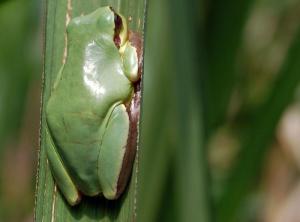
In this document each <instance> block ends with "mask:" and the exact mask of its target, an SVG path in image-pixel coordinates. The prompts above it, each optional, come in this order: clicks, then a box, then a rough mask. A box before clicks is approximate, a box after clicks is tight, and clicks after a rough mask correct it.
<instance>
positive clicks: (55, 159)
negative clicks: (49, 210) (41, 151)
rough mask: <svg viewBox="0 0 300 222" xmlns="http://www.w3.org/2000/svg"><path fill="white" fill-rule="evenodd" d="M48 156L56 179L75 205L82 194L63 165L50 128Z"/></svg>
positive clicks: (47, 135)
mask: <svg viewBox="0 0 300 222" xmlns="http://www.w3.org/2000/svg"><path fill="white" fill-rule="evenodd" d="M46 140H47V148H46V150H47V157H48V160H49V163H50V168H51V172H52V174H53V177H54V178H55V181H56V183H57V185H58V187H59V189H60V191H61V192H62V193H63V195H64V197H65V198H66V200H67V201H68V202H69V204H70V205H75V204H77V203H78V202H79V201H80V194H79V192H78V190H77V188H76V186H75V184H74V183H73V181H72V179H71V177H70V176H69V174H68V172H67V170H66V169H65V166H64V165H63V163H62V161H61V158H60V156H59V154H58V153H57V151H56V147H55V144H54V143H53V140H52V137H51V135H50V132H49V129H48V128H47V130H46Z"/></svg>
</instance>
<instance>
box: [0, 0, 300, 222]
mask: <svg viewBox="0 0 300 222" xmlns="http://www.w3.org/2000/svg"><path fill="white" fill-rule="evenodd" d="M69 2H71V6H72V7H71V10H70V5H69V6H68V4H67V0H62V1H58V0H49V1H48V2H47V17H46V19H45V21H46V23H45V24H43V25H45V27H44V28H45V30H46V39H45V41H46V48H45V56H46V57H45V78H44V94H43V101H44V102H45V101H46V100H47V99H48V97H49V89H50V87H51V85H52V83H53V80H54V79H55V75H56V74H57V72H58V69H59V68H60V66H61V63H62V56H63V51H64V45H65V40H64V35H65V20H66V11H67V10H68V7H69V10H70V14H69V15H70V16H71V17H74V16H77V15H80V14H81V13H87V12H90V11H92V10H94V9H95V8H98V7H99V6H102V5H107V4H109V5H112V6H113V7H115V8H116V9H117V10H118V11H120V12H121V13H122V14H125V15H126V16H132V18H133V20H132V23H131V28H132V29H134V30H136V31H138V32H140V33H143V25H142V24H143V19H144V16H145V11H144V8H145V7H144V6H145V5H144V4H145V2H144V1H138V0H124V1H123V0H122V1H117V0H115V1H109V0H107V1H103V0H88V1H87V0H86V1H75V0H73V1H69ZM299 6H300V1H299V0H286V1H278V0H243V1H240V0H229V1H222V0H210V1H209V0H190V1H185V0H152V1H149V5H148V10H147V19H146V36H145V58H144V59H145V66H144V67H145V70H144V71H145V72H144V77H143V94H144V95H143V106H142V119H141V123H140V124H141V134H140V145H139V155H138V162H136V164H135V170H134V175H133V177H132V180H131V181H132V183H131V185H130V187H129V189H128V192H126V194H125V195H124V196H122V199H121V200H119V201H116V202H108V201H103V200H102V199H97V198H96V199H95V198H85V199H84V200H83V203H82V204H80V205H79V206H77V207H69V206H68V204H66V203H65V202H64V200H63V199H62V197H61V196H60V194H59V192H58V191H57V190H56V189H55V187H54V183H53V179H52V176H51V172H50V170H49V169H48V166H47V163H46V157H45V153H44V150H43V146H44V137H43V135H44V131H43V128H42V131H41V139H42V140H41V152H40V164H39V183H38V189H37V190H38V192H37V206H36V209H35V213H36V218H37V221H42V218H43V221H51V218H54V221H131V220H130V219H128V218H132V217H133V216H134V213H135V209H134V208H135V207H134V204H135V203H134V202H135V198H137V205H136V207H137V209H136V212H137V221H142V222H148V221H149V222H152V221H180V222H186V221H204V222H210V221H217V222H238V221H266V222H269V221H272V219H266V218H268V217H267V216H266V215H267V209H268V207H269V205H268V203H269V202H268V201H269V199H268V196H270V195H272V194H273V193H272V191H273V190H274V189H275V188H278V187H277V186H279V185H280V184H278V183H275V182H274V180H270V174H268V172H269V171H270V170H269V169H271V171H272V172H276V171H277V169H278V168H276V167H274V166H277V167H278V165H282V164H286V165H287V166H288V167H286V168H288V170H287V172H289V174H288V175H287V176H286V177H280V181H281V183H284V182H286V183H288V185H286V186H287V187H288V186H289V187H293V186H292V185H293V184H294V183H293V181H298V179H299V178H298V176H297V175H298V174H297V172H298V167H297V166H298V164H299V163H298V162H297V161H296V160H295V159H296V157H293V154H294V153H293V152H292V151H291V150H288V146H284V145H283V144H282V142H281V140H282V138H281V137H282V135H279V132H281V131H280V130H281V128H280V125H279V123H280V121H282V117H283V116H285V115H286V110H288V109H290V107H298V108H297V109H298V110H299V106H298V105H299V81H300V74H299V73H300V63H299V62H298V61H299V60H300V42H299V41H300V34H299V33H300V27H299V24H300V19H299V16H298V15H299V9H300V7H299ZM41 8H43V7H42V6H40V5H38V2H37V1H34V0H32V1H31V3H30V4H28V1H24V0H11V1H1V2H0V28H1V30H5V32H3V34H2V32H1V35H0V122H1V124H0V154H1V155H0V160H1V168H2V169H3V170H2V171H0V216H1V218H2V219H4V220H5V221H22V220H23V221H25V219H24V218H28V215H30V212H31V211H32V208H33V207H32V206H33V190H34V183H33V182H32V181H31V180H20V181H19V180H14V179H11V178H22V177H20V175H21V172H22V173H23V174H24V172H27V174H26V175H28V177H30V176H32V175H31V174H30V173H29V174H28V172H32V171H33V167H36V166H35V165H34V164H33V161H32V159H33V157H34V156H35V155H36V153H35V152H33V151H32V150H34V151H35V150H36V147H34V148H33V149H32V150H30V149H29V148H30V145H28V144H31V146H34V145H32V142H31V143H28V141H27V140H26V139H25V140H24V139H22V138H30V137H34V136H35V138H36V137H37V135H36V134H34V135H33V134H28V133H25V132H32V131H34V130H35V129H36V128H34V126H33V125H38V123H37V122H34V120H32V119H30V118H28V120H26V118H27V117H28V116H29V117H30V116H32V115H30V114H31V113H33V111H34V110H39V107H38V106H39V102H38V100H34V101H36V102H35V103H34V104H33V103H30V101H31V100H32V99H31V96H32V95H33V94H34V95H37V98H38V96H39V91H38V90H37V89H38V88H39V85H38V84H37V82H38V79H39V78H40V77H39V76H40V74H41V71H40V66H39V64H40V63H41V56H40V54H41V53H40V54H39V51H38V46H39V44H40V43H39V42H38V37H37V36H39V35H41V34H39V33H38V31H39V29H38V19H37V18H38V16H39V14H42V13H41V12H42V11H43V10H42V9H41ZM41 17H42V16H41ZM41 26H42V25H41ZM30 90H32V92H33V93H32V94H31V93H30V92H31V91H30ZM33 99H34V98H33ZM43 104H45V103H43ZM26 107H27V108H26ZM28 107H29V108H28ZM28 110H29V111H28ZM28 113H29V114H28ZM34 115H35V116H36V117H38V116H37V112H34ZM298 116H299V112H298ZM42 117H43V118H42V127H43V124H44V116H43V115H42ZM36 119H38V118H36ZM26 121H28V122H33V123H35V124H31V125H30V124H29V125H28V124H27V125H26V124H25V125H26V126H24V122H25V123H26ZM36 130H37V129H36ZM26 142H27V143H26ZM23 144H27V145H26V146H25V145H23ZM28 147H29V148H28ZM11 150H13V151H11ZM274 152H279V153H280V155H279V157H277V160H276V161H277V162H276V161H275V163H276V164H273V165H272V163H273V162H272V161H274V158H273V157H274ZM15 153H16V154H18V156H20V157H19V158H20V159H17V158H16V157H14V155H13V154H15ZM291 153H292V155H291ZM26 154H27V155H29V154H30V155H31V157H30V158H28V157H27V159H26V158H25V157H26ZM16 156H17V155H16ZM290 156H292V157H290ZM24 158H25V160H27V162H26V161H25V163H27V165H26V166H28V167H27V168H26V167H23V168H22V169H24V170H26V171H21V170H18V169H19V168H16V169H15V168H14V165H13V164H8V163H16V164H15V165H16V166H19V164H21V163H23V162H22V161H20V160H23V159H24ZM272 158H273V159H272ZM2 165H3V167H2ZM280 169H281V168H280ZM268 170H269V171H268ZM284 172H285V171H284ZM8 175H9V176H8ZM10 177H11V178H10ZM135 180H137V181H138V183H137V187H136V186H135V183H133V181H135ZM16 181H17V183H18V184H19V187H26V186H27V187H30V188H28V189H20V190H23V192H27V195H23V194H22V195H21V194H20V193H18V192H16V191H15V190H18V189H17V188H16V186H13V185H12V184H14V183H16ZM26 181H27V182H26ZM28 181H29V182H28ZM268 181H273V182H269V183H268ZM275 181H276V180H275ZM278 181H279V179H278ZM291 181H292V182H291ZM28 184H29V185H28ZM10 186H11V187H12V188H11V190H12V191H10V189H8V187H10ZM271 188H274V189H271ZM278 189H279V188H278ZM275 190H276V189H275ZM286 190H288V189H286ZM290 190H292V188H290ZM136 191H137V194H138V195H137V197H136V196H135V192H136ZM20 192H21V191H20ZM288 193H289V192H288V191H285V195H286V196H285V197H286V198H287V197H288V196H289V195H288ZM18 198H19V199H18ZM274 198H275V197H274ZM282 198H283V197H282ZM283 199H284V198H283ZM278 202H280V201H278ZM281 202H282V203H283V202H284V201H281ZM18 204H19V205H18ZM53 206H54V207H53ZM289 206H292V205H289ZM295 206H297V204H296V205H295ZM17 212H18V213H17ZM278 212H279V210H278V211H273V214H274V217H275V216H276V215H275V213H278ZM273 221H274V220H273ZM285 222H289V220H288V219H287V220H286V221H285Z"/></svg>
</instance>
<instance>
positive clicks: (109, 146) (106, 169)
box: [98, 104, 129, 199]
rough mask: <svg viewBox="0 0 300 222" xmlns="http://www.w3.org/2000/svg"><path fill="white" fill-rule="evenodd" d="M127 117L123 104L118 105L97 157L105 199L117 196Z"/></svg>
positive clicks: (125, 143)
mask: <svg viewBox="0 0 300 222" xmlns="http://www.w3.org/2000/svg"><path fill="white" fill-rule="evenodd" d="M128 133H129V118H128V114H127V112H126V108H125V106H124V105H123V104H122V105H118V106H116V107H115V109H114V111H113V112H112V114H111V116H110V119H109V121H108V125H107V129H106V131H105V134H104V136H103V141H102V146H101V150H100V155H99V159H98V169H99V171H98V175H99V181H100V185H101V188H102V192H103V195H104V196H105V198H107V199H116V198H118V196H119V194H120V191H119V190H118V179H119V175H120V172H121V169H122V162H123V158H124V154H125V150H126V145H127V138H128Z"/></svg>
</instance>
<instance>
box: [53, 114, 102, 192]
mask: <svg viewBox="0 0 300 222" xmlns="http://www.w3.org/2000/svg"><path fill="white" fill-rule="evenodd" d="M51 119H55V121H54V120H53V121H51ZM48 122H49V123H50V124H49V127H50V128H52V129H51V132H52V136H53V137H54V141H55V145H56V148H57V151H58V153H59V155H60V156H61V158H62V161H63V164H64V165H65V167H66V169H67V171H68V172H69V174H70V176H71V178H72V179H73V182H74V183H75V184H76V186H77V187H78V188H79V190H80V191H82V192H83V193H84V194H85V195H89V196H94V195H96V194H98V193H100V192H101V187H100V184H99V180H98V169H97V166H98V156H99V152H100V146H101V138H102V136H101V133H100V128H101V121H95V120H91V119H90V118H89V117H88V118H87V117H80V118H78V117H73V116H72V115H70V114H68V115H62V116H52V118H51V117H50V118H48ZM51 122H55V123H56V124H51Z"/></svg>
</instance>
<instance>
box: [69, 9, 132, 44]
mask: <svg viewBox="0 0 300 222" xmlns="http://www.w3.org/2000/svg"><path fill="white" fill-rule="evenodd" d="M67 30H68V33H73V34H74V35H75V36H76V37H77V38H78V36H83V37H84V38H85V37H86V38H88V39H90V38H94V36H95V35H96V36H97V35H99V34H100V33H101V34H104V33H105V34H107V35H109V36H111V37H112V38H113V41H114V43H115V45H116V46H117V48H120V47H122V46H123V45H124V44H125V43H126V41H127V39H128V30H127V22H126V19H125V18H124V17H123V16H122V15H121V14H118V13H117V12H116V11H115V10H114V9H113V8H112V7H110V6H106V7H101V8H99V9H97V10H96V11H94V12H93V13H91V14H88V15H82V16H80V17H76V18H74V19H72V20H71V22H70V23H69V25H68V27H67Z"/></svg>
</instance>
